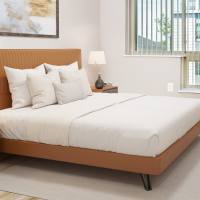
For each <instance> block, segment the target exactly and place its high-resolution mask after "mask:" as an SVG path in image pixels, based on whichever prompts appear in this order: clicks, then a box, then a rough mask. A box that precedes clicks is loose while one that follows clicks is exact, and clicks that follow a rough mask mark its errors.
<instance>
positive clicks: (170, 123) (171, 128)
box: [0, 94, 200, 157]
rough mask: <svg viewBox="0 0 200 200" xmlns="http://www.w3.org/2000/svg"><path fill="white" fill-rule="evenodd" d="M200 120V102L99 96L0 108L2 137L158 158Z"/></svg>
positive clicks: (135, 96)
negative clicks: (38, 104) (74, 100)
mask: <svg viewBox="0 0 200 200" xmlns="http://www.w3.org/2000/svg"><path fill="white" fill-rule="evenodd" d="M198 121H200V100H198V99H186V98H173V97H155V96H144V95H140V94H94V95H93V96H91V97H88V98H87V99H84V100H80V101H76V102H72V103H69V104H66V105H52V106H48V107H45V108H41V109H37V110H33V109H32V108H30V107H28V108H22V109H18V110H12V109H6V110H2V111H0V130H1V132H2V134H1V135H2V137H4V138H9V139H19V140H26V141H33V142H40V143H46V144H52V145H62V146H73V147H82V148H89V149H96V150H103V151H112V152H117V153H124V154H130V155H140V156H151V157H152V156H157V155H159V154H160V153H162V152H163V151H164V150H166V149H167V148H168V147H169V146H170V145H171V144H173V143H174V142H176V141H177V140H178V139H179V138H181V137H182V136H183V135H184V134H185V133H186V132H187V131H188V130H189V129H190V128H192V127H193V126H194V125H195V124H196V123H197V122H198Z"/></svg>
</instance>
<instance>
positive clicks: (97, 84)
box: [95, 74, 105, 89]
mask: <svg viewBox="0 0 200 200" xmlns="http://www.w3.org/2000/svg"><path fill="white" fill-rule="evenodd" d="M104 85H105V84H104V81H103V80H102V78H101V75H100V74H99V75H98V79H97V81H96V82H95V87H96V88H97V89H103V87H104Z"/></svg>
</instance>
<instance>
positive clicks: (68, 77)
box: [60, 69, 92, 96]
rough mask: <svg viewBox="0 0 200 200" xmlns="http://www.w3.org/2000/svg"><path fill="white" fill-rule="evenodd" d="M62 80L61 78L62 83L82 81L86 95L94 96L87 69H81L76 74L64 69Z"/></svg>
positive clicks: (61, 74)
mask: <svg viewBox="0 0 200 200" xmlns="http://www.w3.org/2000/svg"><path fill="white" fill-rule="evenodd" d="M60 78H61V82H62V83H65V82H67V81H72V80H77V79H80V80H81V83H82V86H83V90H84V93H85V94H86V95H87V96H89V95H92V90H91V87H90V83H89V81H88V76H87V73H86V71H85V69H81V70H79V71H76V72H73V71H72V72H69V71H68V70H66V69H62V70H60Z"/></svg>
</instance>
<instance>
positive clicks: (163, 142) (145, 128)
mask: <svg viewBox="0 0 200 200" xmlns="http://www.w3.org/2000/svg"><path fill="white" fill-rule="evenodd" d="M74 61H78V62H79V67H81V51H80V50H79V49H63V50H0V95H1V98H0V108H1V111H0V131H1V139H0V152H2V153H8V154H14V155H23V156H30V157H35V158H43V159H49V160H56V161H64V162H70V163H76V164H83V165H88V166H96V167H103V168H108V169H114V170H121V171H128V172H133V173H139V174H140V175H141V177H142V181H143V184H144V187H145V189H146V190H148V191H149V190H151V189H152V186H151V180H150V175H160V174H162V173H163V172H164V171H165V170H166V169H167V168H168V167H169V166H170V165H171V164H172V163H173V161H175V160H176V158H177V157H178V156H179V155H180V154H181V153H182V152H183V151H184V150H185V149H186V148H187V147H188V146H189V145H190V144H191V143H192V141H193V140H194V139H195V138H196V137H197V136H198V134H199V132H200V100H198V99H186V98H173V97H155V96H146V95H142V94H94V95H93V96H91V97H88V98H87V99H85V100H80V101H76V102H72V103H69V104H65V105H62V106H61V105H52V106H48V107H44V108H41V109H37V110H33V109H32V108H31V107H26V108H21V109H16V110H13V109H11V108H10V106H11V100H10V94H9V90H8V84H7V80H6V77H5V73H4V71H3V66H4V65H11V66H15V67H17V68H21V67H24V68H25V67H26V68H27V67H29V68H32V67H34V66H36V65H38V64H41V63H44V62H48V63H51V64H57V65H62V64H70V63H72V62H74Z"/></svg>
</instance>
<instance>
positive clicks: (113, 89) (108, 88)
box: [91, 85, 118, 93]
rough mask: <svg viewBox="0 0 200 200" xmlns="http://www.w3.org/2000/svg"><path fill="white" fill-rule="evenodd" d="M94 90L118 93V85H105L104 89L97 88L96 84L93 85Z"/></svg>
mask: <svg viewBox="0 0 200 200" xmlns="http://www.w3.org/2000/svg"><path fill="white" fill-rule="evenodd" d="M91 88H92V91H93V92H98V93H118V87H117V86H113V85H106V86H104V87H103V89H96V88H95V86H92V87H91Z"/></svg>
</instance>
